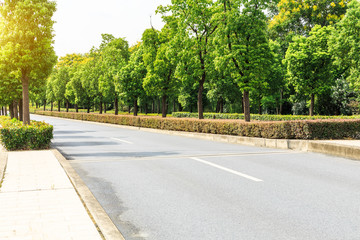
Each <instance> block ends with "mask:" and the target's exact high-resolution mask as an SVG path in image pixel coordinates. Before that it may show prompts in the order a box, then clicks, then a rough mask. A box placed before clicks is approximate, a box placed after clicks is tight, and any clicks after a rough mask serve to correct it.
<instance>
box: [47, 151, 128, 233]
mask: <svg viewBox="0 0 360 240" xmlns="http://www.w3.org/2000/svg"><path fill="white" fill-rule="evenodd" d="M52 152H53V154H54V155H55V157H56V158H57V159H58V161H59V163H60V164H61V166H62V167H63V169H64V170H65V172H66V174H67V175H68V177H69V179H70V181H71V183H72V184H73V186H74V188H75V190H76V191H77V193H78V195H79V196H80V198H81V200H82V202H83V203H84V205H85V207H86V208H87V210H88V212H89V213H90V215H91V217H92V218H93V220H94V222H95V225H96V227H97V228H98V230H99V231H100V232H101V234H102V236H103V238H104V239H106V240H125V238H124V237H123V236H122V234H121V233H120V232H119V230H118V229H117V227H116V226H115V225H114V223H113V222H112V221H111V219H110V217H109V216H108V215H107V213H106V212H105V210H104V209H103V208H102V206H101V205H100V203H99V202H98V201H97V200H96V198H95V197H94V195H93V194H92V193H91V191H90V190H89V188H88V187H87V186H86V185H85V184H84V182H83V181H82V179H81V178H80V176H79V175H78V174H77V173H76V171H75V170H74V169H73V168H72V166H71V165H70V163H69V162H68V161H67V160H66V159H65V158H64V156H63V155H62V154H61V153H60V152H59V151H58V150H56V149H52Z"/></svg>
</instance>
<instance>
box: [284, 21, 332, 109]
mask: <svg viewBox="0 0 360 240" xmlns="http://www.w3.org/2000/svg"><path fill="white" fill-rule="evenodd" d="M331 31H332V28H331V27H321V26H319V25H317V26H315V27H314V29H313V30H312V31H311V32H310V36H309V37H304V36H298V37H295V38H294V39H293V43H291V44H290V46H289V49H288V51H287V52H286V57H285V59H286V63H287V70H288V74H289V81H290V82H291V83H292V84H293V85H294V86H295V88H296V90H297V91H298V92H299V93H300V94H305V95H308V96H311V106H310V115H313V109H314V97H315V95H317V94H320V93H322V92H324V91H325V90H326V89H329V88H331V86H332V84H333V76H332V59H331V55H330V53H329V51H328V38H329V36H330V34H331Z"/></svg>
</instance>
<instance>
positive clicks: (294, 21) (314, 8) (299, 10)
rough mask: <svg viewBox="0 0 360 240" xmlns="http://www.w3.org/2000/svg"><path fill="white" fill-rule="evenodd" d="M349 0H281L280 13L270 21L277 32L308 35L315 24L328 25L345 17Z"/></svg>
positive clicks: (271, 26) (279, 4)
mask: <svg viewBox="0 0 360 240" xmlns="http://www.w3.org/2000/svg"><path fill="white" fill-rule="evenodd" d="M348 2H349V1H347V0H332V1H328V0H303V1H293V0H281V1H280V2H279V3H278V11H279V12H278V14H277V15H276V16H275V17H274V18H273V19H272V20H271V21H270V28H273V29H275V30H276V31H277V32H283V33H291V32H293V33H295V34H296V35H306V36H307V35H308V34H309V32H310V31H311V29H312V28H313V27H314V26H315V25H320V26H322V27H323V26H328V25H332V24H335V23H336V22H338V21H339V20H340V19H342V18H343V17H344V14H345V12H346V7H347V4H348Z"/></svg>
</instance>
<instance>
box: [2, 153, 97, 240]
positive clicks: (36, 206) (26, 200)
mask: <svg viewBox="0 0 360 240" xmlns="http://www.w3.org/2000/svg"><path fill="white" fill-rule="evenodd" d="M0 151H2V150H0ZM0 177H1V176H0ZM0 239H22V240H25V239H37V240H39V239H61V240H64V239H87V240H89V239H103V237H102V236H101V235H100V233H99V232H98V231H97V228H96V227H95V224H94V223H93V221H92V220H91V218H90V216H89V214H88V213H87V211H86V209H85V207H84V205H83V204H82V202H81V200H80V198H79V196H78V195H77V193H76V191H75V189H74V187H73V185H72V184H71V182H70V180H69V178H68V176H67V175H66V173H65V172H64V169H63V168H62V167H61V165H60V163H59V161H58V160H57V158H56V157H55V156H54V154H53V152H52V151H50V150H47V151H23V152H8V161H7V166H6V170H5V175H4V180H3V183H2V186H1V188H0Z"/></svg>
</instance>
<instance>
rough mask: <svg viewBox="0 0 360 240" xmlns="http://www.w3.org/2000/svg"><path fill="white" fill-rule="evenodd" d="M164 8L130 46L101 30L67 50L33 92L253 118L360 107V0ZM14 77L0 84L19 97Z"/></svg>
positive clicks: (110, 105)
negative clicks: (82, 46)
mask: <svg viewBox="0 0 360 240" xmlns="http://www.w3.org/2000/svg"><path fill="white" fill-rule="evenodd" d="M157 13H158V14H162V16H163V21H164V22H165V25H164V27H163V28H162V29H161V30H156V29H154V28H152V27H151V28H149V29H147V30H145V31H144V33H143V35H142V39H141V41H140V42H138V43H137V44H136V45H134V46H132V47H129V44H128V42H127V41H126V40H125V39H124V38H115V37H114V36H112V35H110V34H102V43H101V44H100V46H98V47H93V48H92V49H91V50H90V52H88V53H86V54H69V55H66V56H64V57H61V58H60V59H59V61H58V62H57V64H56V66H55V67H54V68H53V71H52V73H51V74H50V76H49V77H48V78H46V82H45V81H42V83H43V84H38V85H36V86H34V87H32V88H31V87H30V90H31V91H30V93H31V99H32V101H33V102H34V103H36V105H43V106H44V107H45V106H51V110H53V106H54V103H55V105H56V106H57V108H58V109H57V110H58V111H60V107H66V109H67V111H68V110H69V108H75V109H76V111H78V109H79V108H81V109H87V111H88V112H90V111H94V110H95V111H98V112H99V113H100V114H102V113H104V112H106V111H108V110H114V112H115V114H118V113H119V111H124V110H126V111H129V112H130V111H132V112H133V114H134V115H135V116H136V115H137V114H138V112H139V111H141V112H143V113H150V112H158V113H160V112H161V113H162V116H163V117H166V115H167V114H168V113H170V112H173V111H189V112H198V115H199V118H200V119H202V118H203V112H204V111H210V112H232V113H234V112H238V113H244V114H245V120H246V121H250V113H259V114H261V113H269V114H310V115H313V114H321V115H340V114H344V115H350V114H356V113H358V111H359V100H360V99H359V97H360V95H359V90H360V88H359V87H360V55H359V52H360V47H359V46H360V34H359V32H360V24H359V22H360V2H359V0H352V1H345V0H334V1H326V0H304V1H292V0H281V1H276V0H275V1H255V0H242V1H240V0H218V1H212V0H197V1H193V0H173V1H172V4H171V5H168V6H159V7H158V10H157ZM15 79H16V78H15ZM41 79H42V78H41ZM17 80H18V79H17ZM17 80H16V81H17ZM10 85H11V90H9V89H10V88H9V87H6V86H4V84H2V86H0V87H1V89H5V91H7V93H8V94H6V96H7V97H9V96H14V97H13V99H12V102H10V103H11V104H14V101H18V99H19V97H18V96H19V95H17V93H18V92H19V91H18V90H19V87H16V86H19V85H17V84H10ZM10 93H11V94H10ZM1 102H2V103H3V105H4V106H5V105H8V104H9V99H6V100H5V99H4V100H1Z"/></svg>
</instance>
